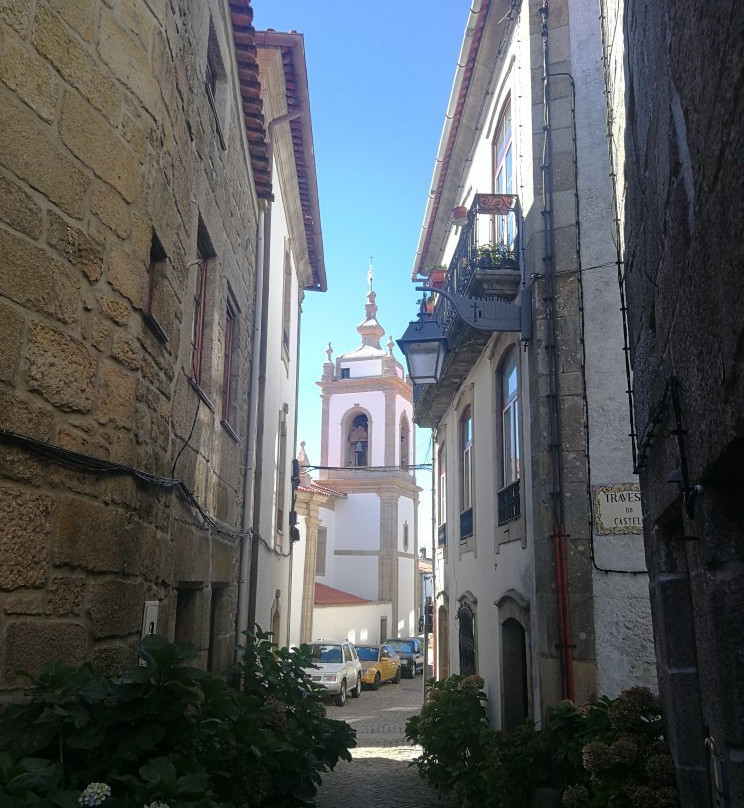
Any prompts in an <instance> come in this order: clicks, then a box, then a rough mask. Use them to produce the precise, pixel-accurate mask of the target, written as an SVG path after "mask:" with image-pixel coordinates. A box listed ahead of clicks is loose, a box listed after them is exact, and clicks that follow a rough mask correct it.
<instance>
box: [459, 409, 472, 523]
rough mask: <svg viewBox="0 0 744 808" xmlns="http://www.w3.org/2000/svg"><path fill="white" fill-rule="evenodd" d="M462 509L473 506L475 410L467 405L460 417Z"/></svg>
mask: <svg viewBox="0 0 744 808" xmlns="http://www.w3.org/2000/svg"><path fill="white" fill-rule="evenodd" d="M460 451H461V453H462V454H461V462H460V472H461V474H460V478H461V479H460V497H461V499H460V510H462V511H467V510H468V509H469V508H472V507H473V410H472V408H471V407H466V408H465V411H464V412H463V414H462V416H461V418H460Z"/></svg>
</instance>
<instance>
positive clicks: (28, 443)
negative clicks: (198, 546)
mask: <svg viewBox="0 0 744 808" xmlns="http://www.w3.org/2000/svg"><path fill="white" fill-rule="evenodd" d="M0 441H1V442H3V443H7V444H12V445H15V446H20V447H22V448H24V449H28V450H30V451H32V452H34V453H35V454H37V455H40V456H41V457H43V458H44V459H45V460H48V461H49V462H50V463H55V464H56V465H59V466H66V467H69V468H75V469H81V470H82V471H86V472H89V473H91V474H122V475H126V476H129V477H133V478H134V479H136V480H139V481H140V482H144V483H147V484H148V485H153V486H157V487H159V488H167V489H175V490H176V491H178V492H179V494H180V495H181V496H182V497H183V499H185V500H186V501H187V502H188V503H189V504H190V505H191V507H192V508H193V509H194V510H195V511H196V512H197V513H198V514H199V516H200V517H201V518H202V520H203V522H204V524H205V525H206V526H207V527H208V528H209V529H210V530H214V531H215V532H217V533H220V534H222V535H224V536H229V537H232V538H236V539H237V538H242V537H243V536H250V535H253V534H254V531H253V530H250V529H249V530H248V531H240V530H235V529H234V528H231V527H229V526H228V525H225V524H223V523H222V522H220V521H219V520H217V519H215V517H213V516H212V515H211V514H210V513H209V512H208V511H207V510H206V509H205V508H204V507H203V506H202V505H201V503H200V502H199V501H198V500H197V499H196V497H195V495H194V493H193V492H192V491H191V490H190V489H189V488H188V486H187V485H186V483H185V482H184V481H183V480H180V479H178V478H176V477H163V476H160V475H158V474H151V473H150V472H147V471H143V470H142V469H138V468H136V467H134V466H127V465H124V464H123V463H115V462H113V461H111V460H101V459H100V458H97V457H92V456H91V455H86V454H82V453H81V452H73V451H72V450H70V449H63V448H62V447H60V446H55V445H54V444H51V443H48V442H46V441H41V440H37V439H36V438H32V437H30V436H28V435H22V434H20V433H18V432H13V431H12V430H10V429H0Z"/></svg>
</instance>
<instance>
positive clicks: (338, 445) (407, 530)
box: [291, 288, 420, 642]
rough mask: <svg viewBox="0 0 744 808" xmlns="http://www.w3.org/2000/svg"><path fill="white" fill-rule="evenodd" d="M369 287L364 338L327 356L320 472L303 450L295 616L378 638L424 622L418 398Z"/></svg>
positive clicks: (312, 628) (305, 625)
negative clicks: (420, 578) (415, 419)
mask: <svg viewBox="0 0 744 808" xmlns="http://www.w3.org/2000/svg"><path fill="white" fill-rule="evenodd" d="M375 300H376V294H375V292H374V291H373V290H372V289H371V288H370V290H369V292H368V293H367V297H366V305H365V314H364V320H363V321H362V323H360V325H359V326H357V331H358V332H359V335H360V336H361V340H362V341H361V344H360V345H359V347H358V348H356V349H355V350H353V351H350V352H348V353H343V354H340V355H339V356H337V357H336V358H335V361H334V359H333V353H332V348H331V346H330V344H329V346H328V350H327V356H328V359H327V361H326V362H325V363H324V365H323V374H322V378H321V380H320V382H318V384H319V386H320V389H321V400H322V416H321V417H322V423H321V457H320V460H319V462H318V460H317V459H316V460H315V463H316V466H317V467H318V469H319V470H318V473H317V479H316V480H313V479H312V478H311V477H310V474H309V473H308V467H309V466H310V461H309V459H308V458H307V456H306V455H305V452H304V447H302V448H301V451H300V454H299V458H298V460H299V463H300V470H301V476H300V485H299V486H298V489H297V500H296V509H297V514H298V528H299V531H300V538H301V541H300V543H299V545H298V546H297V547H296V548H295V554H294V556H295V558H294V568H295V572H294V574H293V603H296V604H297V603H301V604H302V606H301V609H297V610H295V611H296V612H297V613H296V615H295V618H294V620H293V627H292V632H291V633H292V635H293V639H294V640H295V641H296V642H307V641H308V640H311V639H314V638H318V637H321V636H322V637H326V638H329V639H330V638H333V639H338V638H345V637H348V638H349V639H351V640H352V641H354V642H380V641H383V640H385V639H386V637H389V636H398V637H404V636H411V635H415V634H416V633H417V630H418V618H419V611H420V605H419V604H418V603H417V602H416V601H417V595H416V591H417V588H416V580H417V560H418V530H417V521H416V514H417V506H418V492H419V490H420V489H419V488H418V487H417V485H416V483H415V480H414V474H413V468H414V465H415V458H414V445H415V444H414V434H413V429H414V426H413V401H412V388H411V385H410V382H409V381H407V380H406V378H405V373H404V369H403V366H402V365H401V363H400V362H399V361H398V360H397V359H396V358H395V357H394V356H393V354H392V350H393V343H392V340H390V341H389V342H388V344H387V350H386V349H385V348H382V347H381V345H380V339H381V338H382V337H383V336H384V333H385V332H384V329H383V328H382V327H381V326H380V324H379V323H378V321H377V304H376V302H375Z"/></svg>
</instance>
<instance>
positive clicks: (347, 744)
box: [0, 631, 355, 808]
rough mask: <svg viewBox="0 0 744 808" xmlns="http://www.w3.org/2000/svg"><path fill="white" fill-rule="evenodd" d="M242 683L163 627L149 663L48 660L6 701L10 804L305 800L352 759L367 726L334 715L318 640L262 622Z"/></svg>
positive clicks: (3, 735) (1, 783)
mask: <svg viewBox="0 0 744 808" xmlns="http://www.w3.org/2000/svg"><path fill="white" fill-rule="evenodd" d="M247 639H248V642H247V643H246V648H245V649H244V655H243V662H242V665H241V669H240V672H239V674H240V675H239V679H240V687H239V688H236V687H234V686H230V685H229V684H228V683H227V681H226V679H225V677H220V676H217V675H215V674H210V673H207V672H205V671H203V670H201V669H198V668H196V667H193V666H191V665H190V664H189V663H191V662H193V660H194V659H195V658H196V653H197V652H196V648H194V647H193V646H184V645H176V644H172V643H168V642H167V641H166V640H164V639H163V638H160V637H157V636H151V637H148V638H146V640H144V641H143V644H142V646H141V648H140V657H141V659H142V661H143V663H144V664H143V665H141V666H137V667H135V668H132V669H129V670H126V671H124V672H122V673H121V674H120V675H118V676H115V677H104V676H103V675H102V674H101V673H100V671H98V670H97V669H96V668H95V667H94V666H92V665H89V664H88V665H84V666H82V667H81V668H79V669H71V668H67V667H65V666H62V665H59V664H53V665H50V666H49V667H47V668H46V669H45V670H44V672H43V673H42V674H41V675H40V676H39V677H38V678H37V679H33V680H32V681H31V688H30V691H29V693H28V697H27V698H26V700H25V701H23V702H22V703H17V704H11V705H8V706H6V707H5V708H4V709H3V710H2V712H0V805H2V806H3V808H28V806H38V808H47V806H49V808H51V807H52V806H57V808H80V806H99V805H102V806H103V808H300V806H304V805H312V804H314V798H315V793H316V789H317V785H318V784H319V783H320V779H321V774H322V772H324V771H326V770H328V769H331V768H333V767H334V766H335V764H336V763H337V762H338V760H340V759H344V760H350V759H351V755H350V752H349V749H350V748H351V747H353V746H354V745H355V739H354V731H353V730H351V729H350V728H349V726H348V725H347V724H346V723H345V722H343V721H334V720H332V719H329V718H327V717H326V714H325V707H324V705H323V701H322V695H323V694H322V692H321V691H319V690H318V689H317V688H316V686H314V685H312V684H311V683H310V682H309V681H308V680H307V679H306V678H305V677H304V676H303V674H302V670H301V669H302V667H303V665H307V664H309V657H308V654H307V651H308V649H306V648H303V649H293V650H288V649H286V648H284V649H278V648H276V646H274V645H272V643H271V639H270V636H269V635H268V634H265V633H262V632H260V631H259V632H257V634H256V635H255V636H253V635H249V636H248V638H247Z"/></svg>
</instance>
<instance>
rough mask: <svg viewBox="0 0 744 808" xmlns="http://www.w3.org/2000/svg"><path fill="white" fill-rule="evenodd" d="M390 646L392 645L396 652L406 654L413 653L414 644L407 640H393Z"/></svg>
mask: <svg viewBox="0 0 744 808" xmlns="http://www.w3.org/2000/svg"><path fill="white" fill-rule="evenodd" d="M388 645H392V646H393V648H395V650H396V651H402V652H403V653H404V654H412V653H413V643H412V642H406V641H405V640H391V641H390V642H389V643H388Z"/></svg>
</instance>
